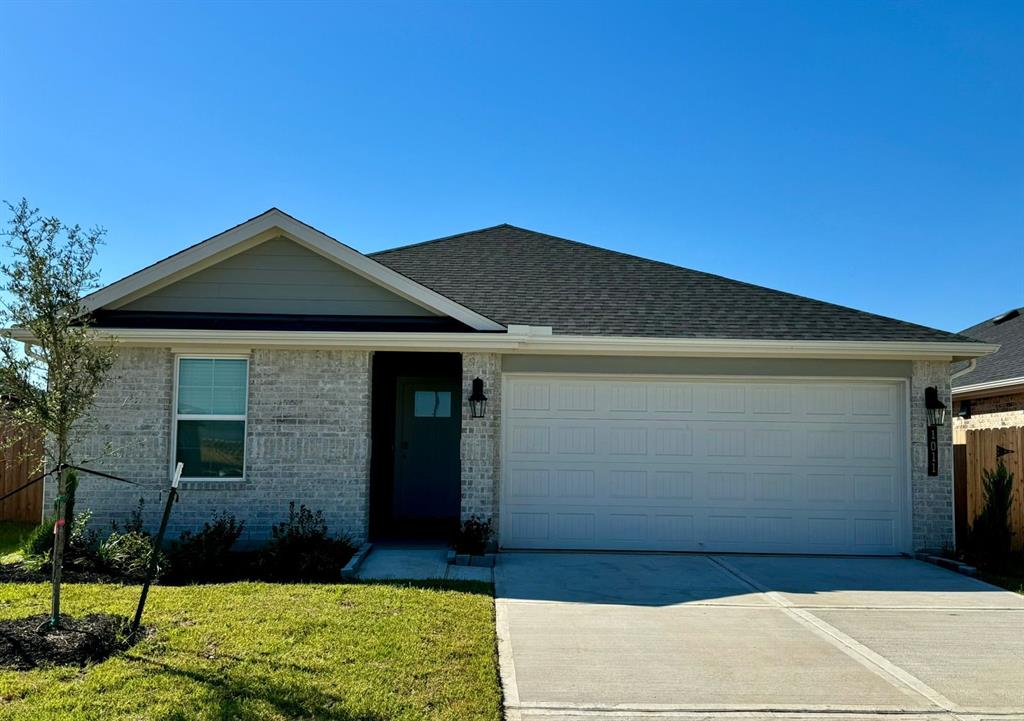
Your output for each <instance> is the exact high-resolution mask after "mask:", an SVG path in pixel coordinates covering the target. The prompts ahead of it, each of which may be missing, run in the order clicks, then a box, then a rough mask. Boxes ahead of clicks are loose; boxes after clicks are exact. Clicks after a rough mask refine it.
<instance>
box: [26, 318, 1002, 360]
mask: <svg viewBox="0 0 1024 721" xmlns="http://www.w3.org/2000/svg"><path fill="white" fill-rule="evenodd" d="M512 328H513V329H515V328H516V327H515V326H513V327H512ZM8 332H9V333H10V337H12V338H14V339H15V340H18V341H22V342H26V343H34V342H35V339H34V338H33V337H32V335H31V334H30V333H28V332H27V331H25V330H22V329H19V328H13V329H10V331H8ZM96 334H97V337H98V338H106V339H109V338H113V339H115V340H117V341H118V342H122V343H125V344H127V345H136V346H157V347H167V346H173V347H176V348H182V349H183V350H184V349H189V348H197V349H198V348H214V347H216V348H221V349H222V352H230V351H234V352H238V351H237V349H243V348H244V349H250V348H324V349H327V348H349V349H354V350H435V351H452V352H456V351H484V352H486V351H490V352H500V353H532V354H545V353H546V354H563V355H625V356H667V357H708V358H722V357H735V358H848V359H861V360H872V359H876V360H939V361H947V362H949V361H955V360H965V359H968V358H974V357H977V356H982V355H987V354H989V353H993V352H995V351H996V350H997V349H998V346H995V345H990V344H987V343H926V342H886V341H793V340H745V339H731V338H729V339H722V338H633V337H618V336H568V335H541V334H537V333H534V332H532V330H531V329H525V330H518V331H517V332H511V331H510V332H505V333H422V332H419V333H348V332H330V331H273V330H270V331H248V330H165V329H159V328H103V329H96Z"/></svg>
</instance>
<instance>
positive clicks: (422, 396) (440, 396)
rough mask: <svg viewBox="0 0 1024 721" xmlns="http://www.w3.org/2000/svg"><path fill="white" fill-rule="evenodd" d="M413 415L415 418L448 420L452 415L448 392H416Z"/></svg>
mask: <svg viewBox="0 0 1024 721" xmlns="http://www.w3.org/2000/svg"><path fill="white" fill-rule="evenodd" d="M413 414H414V415H415V416H416V417H417V418H449V417H450V416H451V414H452V394H451V392H450V391H416V393H415V395H414V396H413Z"/></svg>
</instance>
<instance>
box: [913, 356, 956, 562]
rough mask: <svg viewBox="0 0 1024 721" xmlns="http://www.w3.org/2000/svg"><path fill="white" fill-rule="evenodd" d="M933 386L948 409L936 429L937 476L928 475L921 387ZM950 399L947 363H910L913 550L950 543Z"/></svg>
mask: <svg viewBox="0 0 1024 721" xmlns="http://www.w3.org/2000/svg"><path fill="white" fill-rule="evenodd" d="M928 386H935V388H936V389H937V390H938V392H939V400H940V401H942V402H943V403H945V404H946V407H947V408H948V409H949V411H947V414H946V424H945V425H943V426H941V427H940V428H939V429H938V436H939V475H937V476H929V475H928V427H927V420H926V415H925V407H924V389H925V388H927V387H928ZM952 408H953V402H952V399H951V398H950V390H949V364H948V363H942V362H937V361H918V362H915V363H914V368H913V376H912V378H911V381H910V457H911V484H910V487H911V502H912V506H913V511H912V523H913V529H914V530H913V546H914V549H915V550H917V549H931V550H941V549H942V548H944V547H946V546H952V545H953V433H952V425H953V424H952V421H951V418H950V417H951V416H952Z"/></svg>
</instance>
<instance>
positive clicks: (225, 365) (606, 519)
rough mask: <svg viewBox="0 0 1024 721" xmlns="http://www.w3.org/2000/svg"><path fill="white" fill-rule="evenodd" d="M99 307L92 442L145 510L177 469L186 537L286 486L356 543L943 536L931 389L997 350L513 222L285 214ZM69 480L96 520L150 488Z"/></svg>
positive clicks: (129, 282) (175, 262)
mask: <svg viewBox="0 0 1024 721" xmlns="http://www.w3.org/2000/svg"><path fill="white" fill-rule="evenodd" d="M86 303H87V306H88V307H89V308H90V309H91V310H92V311H93V315H94V320H95V323H96V324H97V325H98V326H100V327H101V328H103V329H107V330H109V331H110V332H111V333H113V334H114V335H116V336H117V338H118V342H119V344H120V350H119V354H118V360H117V363H116V365H115V367H114V369H113V371H112V372H111V375H110V378H109V382H108V383H107V384H106V385H105V387H104V389H103V391H102V393H101V394H100V396H99V398H98V401H97V404H96V413H95V416H96V418H97V419H98V420H99V422H100V423H101V425H102V426H103V430H102V431H101V432H97V433H95V434H94V435H93V436H91V437H90V438H89V439H88V443H87V445H88V446H89V448H88V449H87V454H89V455H99V450H100V448H101V446H102V445H103V444H105V443H107V442H110V443H113V445H114V446H115V447H117V448H119V449H121V450H120V455H119V457H116V458H111V459H108V460H107V461H105V467H106V468H107V470H109V471H111V472H113V473H115V474H116V475H119V476H122V477H126V478H129V479H131V480H134V481H136V482H138V483H139V484H141V488H142V495H143V496H144V497H145V499H146V507H145V508H146V514H147V517H148V518H149V519H150V520H151V521H153V522H155V520H156V518H157V514H158V513H159V498H160V493H161V489H164V488H166V486H167V485H168V482H169V478H170V475H171V469H172V467H173V466H174V464H175V462H176V461H179V460H180V461H182V462H183V463H184V465H185V480H184V481H183V483H182V496H181V501H180V503H179V504H178V506H176V507H175V509H174V512H173V515H172V517H171V518H172V533H176V532H178V531H180V530H182V529H183V528H190V527H195V526H198V525H200V524H201V523H202V522H203V521H205V520H207V519H208V518H209V517H210V516H211V515H212V514H213V513H214V512H216V511H220V510H224V509H226V510H229V511H231V512H233V513H234V514H235V515H237V516H238V517H240V518H242V519H244V520H245V522H246V528H247V533H248V534H249V540H250V541H256V540H259V539H262V538H266V537H267V535H268V534H269V529H270V526H271V524H273V523H275V522H277V521H279V520H281V519H282V518H283V517H284V516H285V514H286V513H287V508H288V503H289V501H292V500H294V501H296V502H299V503H305V504H307V505H308V506H310V507H312V508H315V509H320V510H323V511H324V512H325V514H326V517H327V520H328V522H329V524H330V526H331V528H332V529H334V530H337V531H345V532H348V533H350V534H352V535H353V536H354V537H355V538H356V539H358V540H362V539H365V538H367V537H370V538H384V537H409V536H416V535H436V534H439V533H446V532H448V531H450V529H451V528H452V527H453V526H454V524H456V523H457V522H458V520H459V519H460V518H462V519H465V518H468V517H470V516H473V515H478V516H483V517H493V518H494V520H495V522H496V524H497V527H498V532H499V539H500V543H501V545H502V546H503V547H505V548H559V549H621V550H641V549H644V550H651V549H654V550H678V551H693V550H706V551H711V550H716V551H755V552H756V551H766V552H769V551H770V552H800V553H881V554H895V553H899V552H904V551H910V550H913V549H917V548H924V547H928V548H939V547H942V546H944V545H947V544H949V543H950V542H951V541H952V533H953V531H952V527H953V509H952V478H951V435H950V424H949V423H948V421H947V423H946V424H945V425H944V426H942V427H940V428H939V429H938V431H939V432H938V447H937V448H938V473H937V475H935V476H929V475H928V474H927V457H928V454H927V439H926V420H925V389H926V388H928V387H935V388H936V389H937V392H938V398H939V399H941V400H942V401H943V402H945V403H946V404H949V403H950V400H949V364H950V363H951V362H956V361H961V360H968V359H971V358H974V357H976V356H980V355H983V354H985V353H988V352H991V351H992V350H994V346H991V345H989V344H986V343H982V342H979V341H976V340H973V339H971V338H966V337H964V336H962V335H955V334H951V333H946V332H943V331H939V330H933V329H930V328H924V327H921V326H917V325H913V324H910V323H905V322H901V321H898V320H892V319H889V318H883V317H880V316H877V315H872V314H868V313H862V312H859V311H856V310H851V309H849V308H843V307H840V306H836V305H831V304H828V303H822V302H818V301H814V300H810V299H807V298H802V297H798V296H795V295H790V294H787V293H782V292H778V291H774V290H769V289H767V288H761V287H757V286H754V285H749V284H746V283H741V282H737V281H733V280H728V279H726V278H722V277H719V276H714V275H709V274H706V273H700V272H697V271H693V270H687V269H684V268H679V267H675V266H672V265H668V264H666V263H660V262H655V261H651V260H645V259H643V258H638V257H635V256H630V255H625V254H622V253H617V252H613V251H609V250H604V249H601V248H596V247H593V246H589V245H584V244H581V243H576V242H573V241H569V240H564V239H561V238H556V237H553V236H550V235H545V234H543V233H536V232H533V231H529V230H524V229H522V228H516V227H514V226H510V225H499V226H495V227H493V228H486V229H483V230H477V231H472V232H468V233H463V234H460V235H454V236H451V237H447V238H441V239H438V240H434V241H430V242H426V243H421V244H418V245H411V246H407V247H404V248H397V249H395V250H389V251H384V252H380V253H373V254H370V255H363V254H361V253H359V252H357V251H355V250H353V249H352V248H350V247H348V246H346V245H343V244H341V243H339V242H337V241H335V240H333V239H332V238H330V237H328V236H326V235H324V234H323V233H321V232H319V231H317V230H315V229H313V228H311V227H309V226H308V225H305V224H303V223H301V222H299V221H297V220H296V219H294V218H292V217H290V216H288V215H286V214H285V213H282V212H281V211H279V210H276V209H274V210H270V211H267V212H266V213H263V214H262V215H260V216H257V217H256V218H253V219H252V220H249V221H247V222H245V223H243V224H241V225H239V226H236V227H235V228H232V229H231V230H228V231H226V232H224V233H221V234H220V235H217V236H214V237H212V238H210V239H208V240H205V241H203V242H201V243H199V244H197V245H194V246H192V247H190V248H187V249H186V250H183V251H181V252H180V253H178V254H176V255H173V256H171V257H169V258H167V259H166V260H163V261H161V262H159V263H156V264H155V265H152V266H150V267H148V268H145V269H143V270H141V271H139V272H137V273H135V274H134V275H131V276H128V277H127V278H124V279H122V280H120V281H118V282H116V283H114V284H112V285H110V286H107V287H106V288H103V289H102V290H99V291H97V292H96V293H94V294H92V295H90V296H89V297H88V298H87V299H86ZM477 379H479V382H476V380H477ZM484 396H485V397H486V404H484V403H483V397H484ZM484 406H485V407H484ZM474 411H475V412H476V415H478V416H479V417H474V415H475V414H474ZM47 494H48V498H52V495H53V489H52V487H50V488H48V489H47ZM79 494H80V495H79V500H78V503H79V507H80V508H90V509H91V510H92V511H93V512H94V513H95V518H96V519H97V520H98V521H100V522H105V521H106V520H107V519H110V518H115V517H116V518H123V517H124V516H125V515H127V513H128V512H129V511H130V510H131V508H132V507H133V506H134V504H135V499H136V498H137V497H138V495H139V491H138V490H137V489H135V488H134V487H126V486H125V485H123V484H118V483H116V482H108V481H102V480H95V479H88V480H87V481H83V483H82V485H81V488H80V491H79Z"/></svg>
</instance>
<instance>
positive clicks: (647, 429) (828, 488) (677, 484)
mask: <svg viewBox="0 0 1024 721" xmlns="http://www.w3.org/2000/svg"><path fill="white" fill-rule="evenodd" d="M508 389H509V392H508V397H509V398H510V399H511V402H510V403H509V404H508V405H507V406H506V410H505V417H504V425H505V439H506V440H505V448H504V457H505V472H504V474H503V478H504V480H503V498H502V513H503V522H502V544H503V545H504V546H505V547H509V548H512V547H521V548H579V549H587V548H592V549H631V548H635V549H649V550H726V551H728V550H733V551H766V552H768V551H773V552H820V553H895V552H898V551H899V550H902V543H903V541H902V540H901V539H902V537H903V535H905V534H904V530H905V529H904V523H905V521H904V517H903V513H904V510H903V506H904V505H905V500H904V497H905V487H906V480H905V471H904V465H905V455H904V451H903V447H904V439H903V437H902V436H903V433H902V421H903V409H902V404H903V402H902V401H901V400H900V399H901V398H902V393H901V385H900V384H897V383H883V382H866V383H852V382H841V383H840V382H779V381H764V382H760V381H753V382H751V381H736V382H732V381H721V382H719V381H716V382H700V381H689V380H687V381H679V382H675V381H665V380H657V381H641V380H634V379H620V380H597V379H587V380H583V381H580V380H574V379H572V378H551V379H538V378H530V379H528V380H524V379H517V378H510V379H509V384H508Z"/></svg>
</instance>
